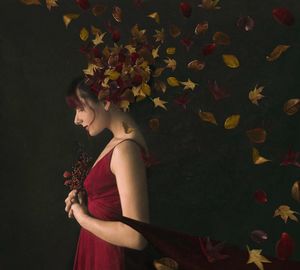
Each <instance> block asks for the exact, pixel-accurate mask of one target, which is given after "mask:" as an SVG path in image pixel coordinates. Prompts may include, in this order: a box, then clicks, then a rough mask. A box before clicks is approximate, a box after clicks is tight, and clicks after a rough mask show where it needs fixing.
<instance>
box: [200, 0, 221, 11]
mask: <svg viewBox="0 0 300 270" xmlns="http://www.w3.org/2000/svg"><path fill="white" fill-rule="evenodd" d="M201 2H202V3H201V4H199V5H198V7H201V8H204V9H220V8H221V7H220V6H217V5H218V3H219V0H202V1H201Z"/></svg>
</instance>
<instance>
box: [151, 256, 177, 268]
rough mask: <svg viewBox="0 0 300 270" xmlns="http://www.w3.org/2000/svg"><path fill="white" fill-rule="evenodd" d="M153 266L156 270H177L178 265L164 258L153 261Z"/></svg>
mask: <svg viewBox="0 0 300 270" xmlns="http://www.w3.org/2000/svg"><path fill="white" fill-rule="evenodd" d="M153 265H154V267H155V269H156V270H177V269H179V268H178V263H177V262H176V261H175V260H173V259H172V258H169V257H162V258H160V259H155V260H153Z"/></svg>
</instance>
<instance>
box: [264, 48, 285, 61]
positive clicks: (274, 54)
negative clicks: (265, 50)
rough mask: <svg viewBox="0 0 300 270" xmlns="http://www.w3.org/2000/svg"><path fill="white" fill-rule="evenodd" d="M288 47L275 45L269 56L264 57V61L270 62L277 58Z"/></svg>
mask: <svg viewBox="0 0 300 270" xmlns="http://www.w3.org/2000/svg"><path fill="white" fill-rule="evenodd" d="M289 47H290V46H289V45H277V46H276V47H275V49H274V50H273V51H272V52H271V54H270V56H266V59H267V60H268V61H269V62H271V61H274V60H276V59H278V58H279V56H280V55H281V54H282V53H283V52H285V51H286V50H287V49H288V48H289Z"/></svg>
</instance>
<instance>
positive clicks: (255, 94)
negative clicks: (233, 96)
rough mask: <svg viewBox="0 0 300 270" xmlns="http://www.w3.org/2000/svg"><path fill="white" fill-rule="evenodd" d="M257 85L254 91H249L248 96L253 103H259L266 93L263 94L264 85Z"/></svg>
mask: <svg viewBox="0 0 300 270" xmlns="http://www.w3.org/2000/svg"><path fill="white" fill-rule="evenodd" d="M256 87H257V85H256V86H255V88H254V89H253V90H252V91H250V92H249V95H248V97H249V99H250V101H251V102H252V103H253V104H255V105H258V103H257V101H258V100H260V99H262V98H263V97H264V95H262V94H261V92H262V90H263V89H264V87H263V86H260V87H259V88H256Z"/></svg>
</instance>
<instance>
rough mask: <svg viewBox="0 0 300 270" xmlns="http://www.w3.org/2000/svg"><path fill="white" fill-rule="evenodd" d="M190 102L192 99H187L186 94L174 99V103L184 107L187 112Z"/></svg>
mask: <svg viewBox="0 0 300 270" xmlns="http://www.w3.org/2000/svg"><path fill="white" fill-rule="evenodd" d="M189 102H190V99H189V98H188V97H187V93H184V94H183V95H181V96H179V97H177V98H175V99H174V103H175V104H177V105H179V106H182V108H183V109H184V110H186V105H187V104H188V103H189Z"/></svg>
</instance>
